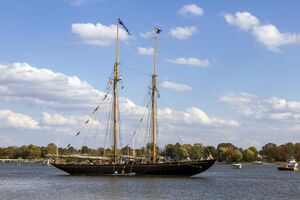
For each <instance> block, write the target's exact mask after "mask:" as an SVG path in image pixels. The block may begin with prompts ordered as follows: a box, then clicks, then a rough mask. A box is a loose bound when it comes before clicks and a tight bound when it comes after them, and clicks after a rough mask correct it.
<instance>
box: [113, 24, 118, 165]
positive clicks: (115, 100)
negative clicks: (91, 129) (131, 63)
mask: <svg viewBox="0 0 300 200" xmlns="http://www.w3.org/2000/svg"><path fill="white" fill-rule="evenodd" d="M119 27H120V18H118V20H117V37H116V62H115V65H114V82H113V133H114V144H113V162H114V163H116V162H117V157H118V141H117V139H118V137H117V130H118V122H117V119H118V116H117V115H118V112H117V109H118V106H117V104H118V81H119V72H118V71H119V69H118V67H119V63H118V56H119Z"/></svg>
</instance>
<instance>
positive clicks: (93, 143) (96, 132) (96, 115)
mask: <svg viewBox="0 0 300 200" xmlns="http://www.w3.org/2000/svg"><path fill="white" fill-rule="evenodd" d="M98 114H99V116H98ZM94 116H95V117H94V120H95V119H96V118H98V117H99V119H100V113H99V112H97V113H96V114H95V115H94ZM100 128H101V127H99V130H100ZM99 132H100V131H99ZM99 132H98V131H97V130H96V131H95V134H94V139H93V142H92V146H94V145H95V143H96V137H97V135H98V133H99Z"/></svg>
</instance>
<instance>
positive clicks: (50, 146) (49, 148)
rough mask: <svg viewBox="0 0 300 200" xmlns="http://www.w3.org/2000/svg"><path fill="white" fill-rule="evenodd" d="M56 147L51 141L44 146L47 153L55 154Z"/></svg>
mask: <svg viewBox="0 0 300 200" xmlns="http://www.w3.org/2000/svg"><path fill="white" fill-rule="evenodd" d="M56 149H57V146H56V145H55V144H53V143H50V144H48V145H47V147H46V153H47V154H56Z"/></svg>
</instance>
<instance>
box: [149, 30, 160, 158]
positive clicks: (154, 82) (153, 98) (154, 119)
mask: <svg viewBox="0 0 300 200" xmlns="http://www.w3.org/2000/svg"><path fill="white" fill-rule="evenodd" d="M160 31H161V30H160V29H158V28H155V32H154V72H153V75H152V95H151V120H152V162H155V161H156V136H157V61H156V51H157V35H158V34H159V32H160Z"/></svg>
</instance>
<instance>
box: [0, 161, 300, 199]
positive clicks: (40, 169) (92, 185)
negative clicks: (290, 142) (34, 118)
mask: <svg viewBox="0 0 300 200" xmlns="http://www.w3.org/2000/svg"><path fill="white" fill-rule="evenodd" d="M299 175H300V172H281V171H278V170H277V168H276V165H250V164H249V165H245V166H244V167H243V168H242V169H241V170H238V171H237V170H234V169H232V168H231V166H230V165H218V164H216V165H214V166H213V167H212V168H211V169H209V170H208V171H206V172H204V173H202V174H200V175H198V176H195V177H192V178H189V177H152V176H149V177H145V176H101V177H93V176H70V175H67V174H64V173H62V172H61V171H59V170H57V169H55V168H54V167H51V166H50V167H49V166H42V165H37V164H27V165H24V164H23V165H20V166H17V165H13V164H0V199H1V200H12V199H14V200H15V199H17V200H18V199H22V200H23V199H24V200H25V199H26V200H27V199H47V200H69V199H72V200H74V199H80V200H87V199H88V200H90V199H189V200H190V199H228V200H229V199H230V200H231V199H299V196H300V185H299V183H300V176H299Z"/></svg>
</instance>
